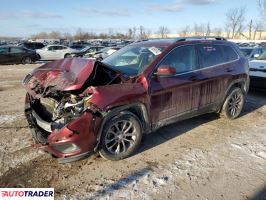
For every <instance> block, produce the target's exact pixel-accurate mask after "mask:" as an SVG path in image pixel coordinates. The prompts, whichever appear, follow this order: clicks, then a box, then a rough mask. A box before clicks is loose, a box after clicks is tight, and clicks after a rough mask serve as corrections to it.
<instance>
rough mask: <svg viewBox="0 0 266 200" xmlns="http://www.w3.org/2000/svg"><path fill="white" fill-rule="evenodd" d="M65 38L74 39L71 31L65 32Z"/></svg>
mask: <svg viewBox="0 0 266 200" xmlns="http://www.w3.org/2000/svg"><path fill="white" fill-rule="evenodd" d="M63 38H64V39H66V40H73V36H72V34H71V33H68V32H67V33H63Z"/></svg>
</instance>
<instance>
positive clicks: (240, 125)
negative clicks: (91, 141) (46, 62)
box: [0, 64, 266, 200]
mask: <svg viewBox="0 0 266 200" xmlns="http://www.w3.org/2000/svg"><path fill="white" fill-rule="evenodd" d="M36 66H37V65H34V64H33V65H28V66H24V65H11V66H7V65H4V66H0V187H54V188H55V192H56V199H209V200H211V199H233V200H237V199H241V200H242V199H243V200H244V199H264V200H265V199H266V93H261V92H255V91H251V92H250V93H249V95H248V97H247V99H246V104H245V107H244V111H243V113H242V116H241V117H240V118H238V119H236V120H233V121H228V120H226V119H223V118H220V117H219V116H217V115H216V114H208V115H204V116H201V117H196V118H193V119H190V120H186V121H183V122H179V123H176V124H173V125H170V126H167V127H164V128H162V129H160V130H159V131H157V132H155V133H153V134H152V135H148V136H146V137H145V138H144V140H143V144H142V148H141V149H140V150H139V152H137V153H136V155H134V156H132V157H130V158H128V159H125V160H122V161H119V162H111V161H106V160H103V159H102V158H100V157H98V156H97V155H95V156H91V157H89V158H86V159H84V160H81V161H77V162H74V163H69V164H64V165H62V164H58V163H57V161H56V160H55V159H53V158H51V157H50V156H49V155H47V154H44V153H42V152H38V151H36V150H35V149H33V148H31V143H32V140H31V136H30V131H29V129H28V128H27V124H26V121H25V119H24V116H23V104H24V96H25V91H24V90H23V88H22V87H21V86H20V83H21V80H22V78H23V76H24V75H25V74H26V73H27V72H28V71H30V70H31V69H33V68H34V67H36Z"/></svg>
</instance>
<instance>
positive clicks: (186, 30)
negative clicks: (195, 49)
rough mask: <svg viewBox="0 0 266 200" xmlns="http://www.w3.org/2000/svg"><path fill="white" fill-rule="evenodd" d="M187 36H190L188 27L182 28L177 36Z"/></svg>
mask: <svg viewBox="0 0 266 200" xmlns="http://www.w3.org/2000/svg"><path fill="white" fill-rule="evenodd" d="M189 34H190V27H189V26H186V27H184V28H183V29H182V30H181V31H180V32H179V35H180V36H181V37H187V36H189Z"/></svg>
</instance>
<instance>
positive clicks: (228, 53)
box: [222, 45, 238, 62]
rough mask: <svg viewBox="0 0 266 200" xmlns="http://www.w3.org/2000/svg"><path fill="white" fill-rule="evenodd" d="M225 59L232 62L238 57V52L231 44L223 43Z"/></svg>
mask: <svg viewBox="0 0 266 200" xmlns="http://www.w3.org/2000/svg"><path fill="white" fill-rule="evenodd" d="M222 49H223V54H224V61H225V62H230V61H234V60H237V59H238V55H237V53H236V52H235V51H234V50H233V49H232V47H230V46H226V45H222Z"/></svg>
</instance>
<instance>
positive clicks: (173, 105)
mask: <svg viewBox="0 0 266 200" xmlns="http://www.w3.org/2000/svg"><path fill="white" fill-rule="evenodd" d="M159 66H170V67H173V68H175V69H176V74H175V75H173V76H170V77H167V76H158V75H155V74H154V75H153V77H152V78H151V82H150V93H151V100H150V101H151V111H150V113H151V119H152V123H153V124H154V125H155V124H160V123H163V122H164V121H167V120H171V119H172V118H175V117H177V116H181V115H183V114H186V113H188V112H190V111H192V110H195V109H198V106H199V101H200V89H201V82H200V79H201V73H200V72H199V65H198V62H197V56H196V49H195V47H194V46H193V45H186V46H180V47H177V48H175V49H173V50H172V51H171V52H170V53H169V54H168V55H167V56H166V57H165V58H164V59H163V60H162V62H161V63H160V64H159ZM159 66H158V67H159ZM155 71H156V70H155Z"/></svg>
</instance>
